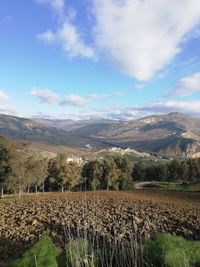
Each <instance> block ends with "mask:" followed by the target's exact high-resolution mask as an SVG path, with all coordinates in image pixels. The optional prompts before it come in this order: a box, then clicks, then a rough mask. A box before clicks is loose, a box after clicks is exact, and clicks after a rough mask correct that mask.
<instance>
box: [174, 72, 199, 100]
mask: <svg viewBox="0 0 200 267" xmlns="http://www.w3.org/2000/svg"><path fill="white" fill-rule="evenodd" d="M196 92H200V72H197V73H194V74H193V75H191V76H187V77H184V78H182V79H181V80H180V81H178V84H177V86H176V88H175V90H174V91H173V92H171V95H179V96H187V95H191V94H192V93H196Z"/></svg>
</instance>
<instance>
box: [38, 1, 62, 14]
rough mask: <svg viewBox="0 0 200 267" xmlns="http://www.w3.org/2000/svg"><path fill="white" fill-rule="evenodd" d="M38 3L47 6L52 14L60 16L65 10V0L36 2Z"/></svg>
mask: <svg viewBox="0 0 200 267" xmlns="http://www.w3.org/2000/svg"><path fill="white" fill-rule="evenodd" d="M36 1H37V2H38V3H41V4H48V5H49V6H50V7H51V8H52V9H53V10H54V12H55V13H56V14H57V15H59V16H62V15H63V12H64V8H65V0H36Z"/></svg>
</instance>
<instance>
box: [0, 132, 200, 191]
mask: <svg viewBox="0 0 200 267" xmlns="http://www.w3.org/2000/svg"><path fill="white" fill-rule="evenodd" d="M199 179H200V159H189V160H188V161H179V160H173V161H170V162H168V163H163V164H162V163H152V162H151V163H148V164H147V163H144V162H142V161H141V162H138V163H135V164H132V163H131V162H130V161H129V160H128V159H127V158H126V157H122V156H116V157H113V158H105V159H103V160H101V161H98V160H93V161H88V162H86V164H85V165H84V166H81V167H80V166H78V165H77V164H76V163H73V162H70V163H67V155H65V154H59V155H58V156H57V157H55V158H53V159H50V160H47V159H46V158H43V157H41V156H39V155H36V154H31V155H30V153H28V151H27V150H26V148H25V147H24V146H23V144H18V145H16V144H13V143H11V142H9V141H8V140H7V139H6V138H4V137H0V191H1V196H3V194H4V191H6V192H13V193H18V194H19V196H21V194H22V193H23V192H24V191H26V192H28V193H29V192H36V194H37V192H38V189H39V190H41V191H43V192H44V191H62V192H63V191H65V190H72V189H73V190H83V189H84V190H85V189H86V190H92V189H103V190H106V189H107V190H128V189H132V188H133V181H151V180H157V181H193V180H199Z"/></svg>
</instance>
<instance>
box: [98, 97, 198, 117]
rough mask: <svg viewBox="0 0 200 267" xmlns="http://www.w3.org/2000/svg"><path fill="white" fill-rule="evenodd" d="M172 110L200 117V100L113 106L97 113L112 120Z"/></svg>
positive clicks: (165, 112)
mask: <svg viewBox="0 0 200 267" xmlns="http://www.w3.org/2000/svg"><path fill="white" fill-rule="evenodd" d="M171 112H181V113H184V114H188V115H192V116H195V117H199V118H200V101H189V100H188V101H166V102H164V101H163V102H161V101H160V102H155V103H152V104H150V105H138V106H133V107H127V108H115V107H113V108H110V109H108V110H99V111H97V113H96V115H97V116H98V117H101V118H104V119H111V120H135V119H139V118H142V117H146V116H150V115H158V114H167V113H171Z"/></svg>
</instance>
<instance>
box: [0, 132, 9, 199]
mask: <svg viewBox="0 0 200 267" xmlns="http://www.w3.org/2000/svg"><path fill="white" fill-rule="evenodd" d="M10 149H11V144H10V143H9V141H8V140H7V139H6V138H4V137H3V136H0V191H1V192H0V194H1V196H3V190H4V188H5V182H6V178H7V177H8V175H9V173H10V165H9V153H10Z"/></svg>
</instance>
